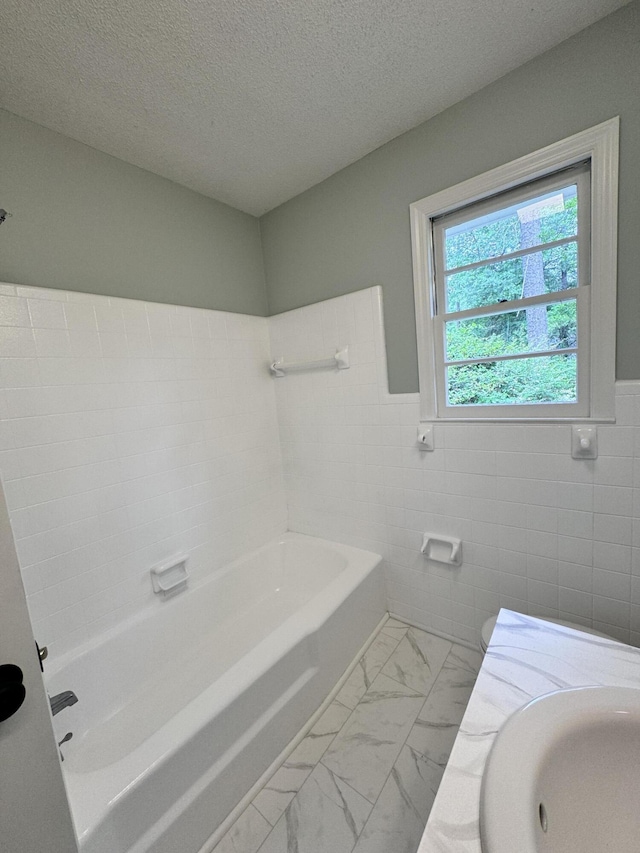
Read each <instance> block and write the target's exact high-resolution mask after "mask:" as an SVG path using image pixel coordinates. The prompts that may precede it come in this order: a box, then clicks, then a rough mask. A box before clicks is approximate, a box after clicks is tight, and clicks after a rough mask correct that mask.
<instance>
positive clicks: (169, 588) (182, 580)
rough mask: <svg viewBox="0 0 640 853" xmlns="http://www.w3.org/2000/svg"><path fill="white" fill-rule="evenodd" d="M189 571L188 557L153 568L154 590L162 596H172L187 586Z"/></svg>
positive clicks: (152, 580)
mask: <svg viewBox="0 0 640 853" xmlns="http://www.w3.org/2000/svg"><path fill="white" fill-rule="evenodd" d="M188 581H189V573H188V572H187V557H181V558H180V559H178V560H173V561H172V562H171V563H165V564H164V565H162V566H156V567H155V569H151V583H152V584H153V591H154V592H156V593H157V594H158V595H159V596H160V597H161V598H171V596H173V595H177V593H179V592H182V590H183V589H186V588H187V583H188Z"/></svg>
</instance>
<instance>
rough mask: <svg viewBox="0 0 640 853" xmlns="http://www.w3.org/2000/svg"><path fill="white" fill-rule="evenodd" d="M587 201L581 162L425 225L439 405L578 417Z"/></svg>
mask: <svg viewBox="0 0 640 853" xmlns="http://www.w3.org/2000/svg"><path fill="white" fill-rule="evenodd" d="M589 201H590V199H589V166H588V164H581V165H580V166H577V167H573V168H571V169H569V170H563V171H561V172H558V173H556V174H553V175H551V176H549V177H545V178H544V179H542V180H541V181H536V182H531V183H527V184H525V185H523V186H520V187H518V188H516V189H515V190H511V191H509V192H506V193H502V194H499V195H497V196H494V197H491V198H489V199H487V200H484V201H482V202H480V203H477V204H475V205H469V206H465V207H463V208H461V209H457V210H455V211H453V212H451V213H449V214H447V215H445V216H442V217H439V218H437V219H435V220H434V221H433V223H432V229H433V232H432V233H433V244H434V260H435V264H434V267H435V317H434V321H435V332H436V348H437V349H436V365H437V367H436V370H437V375H436V385H437V396H438V401H439V407H440V409H441V411H443V412H446V411H448V410H449V411H454V410H455V412H456V413H459V414H460V415H461V416H463V417H464V416H469V415H468V413H469V414H470V415H471V416H477V414H478V413H479V412H483V413H484V412H491V413H494V412H496V411H498V412H502V411H503V410H504V409H505V407H507V409H509V410H512V411H513V412H514V413H515V416H516V417H517V416H522V415H523V414H524V413H526V414H530V407H532V406H535V405H537V404H544V405H545V406H546V407H547V409H548V410H549V412H550V416H552V417H553V411H552V410H554V409H556V407H557V408H558V409H560V408H561V409H563V414H565V413H566V412H567V409H569V410H570V411H571V412H572V413H574V414H576V415H587V414H588V399H587V397H588V383H587V382H586V381H582V382H581V381H580V378H581V377H580V374H583V379H585V380H586V378H587V377H588V370H589V351H588V349H589V334H588V311H585V310H582V311H579V310H578V302H579V301H585V302H586V301H587V300H588V294H587V290H588V286H589V251H588V249H589V230H590V229H589V209H590V204H589ZM568 297H570V298H568ZM440 306H443V309H442V310H441V309H440ZM584 307H586V306H583V308H584ZM579 317H583V318H585V319H586V324H585V325H584V327H583V328H580V330H579V327H580V326H582V325H583V324H581V323H580V322H579ZM555 350H562V354H558V355H554V354H553V353H554V351H555Z"/></svg>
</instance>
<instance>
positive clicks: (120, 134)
mask: <svg viewBox="0 0 640 853" xmlns="http://www.w3.org/2000/svg"><path fill="white" fill-rule="evenodd" d="M625 2H626V0H2V2H1V3H0V104H1V105H2V106H4V107H5V108H6V109H8V110H10V111H12V112H14V113H17V114H18V115H21V116H24V117H25V118H28V119H32V120H33V121H36V122H39V123H40V124H43V125H45V126H46V127H49V128H52V129H53V130H57V131H60V132H61V133H64V134H67V135H68V136H71V137H73V138H74V139H78V140H80V141H82V142H85V143H87V144H88V145H91V146H93V147H94V148H98V149H100V150H102V151H106V152H107V153H109V154H113V155H115V156H116V157H120V158H122V159H123V160H127V161H129V162H130V163H135V164H137V165H138V166H142V167H144V168H145V169H149V170H150V171H152V172H156V173H158V174H160V175H164V176H165V177H167V178H171V179H172V180H174V181H178V182H179V183H181V184H184V185H186V186H188V187H191V188H193V189H195V190H198V191H199V192H201V193H204V194H206V195H209V196H213V197H214V198H217V199H220V200H221V201H225V202H227V203H229V204H231V205H234V206H235V207H239V208H241V209H242V210H246V211H248V212H250V213H254V214H261V213H264V212H265V211H267V210H269V209H271V208H273V207H275V206H276V205H278V204H280V203H281V202H283V201H285V200H286V199H288V198H291V197H292V196H294V195H296V194H297V193H299V192H301V191H303V190H305V189H307V188H308V187H310V186H312V185H313V184H315V183H318V182H319V181H321V180H322V179H324V178H326V177H327V176H328V175H331V174H333V173H334V172H336V171H337V170H338V169H341V168H342V167H343V166H346V165H347V164H349V163H351V162H353V161H354V160H357V159H358V158H359V157H362V156H363V155H364V154H366V153H368V152H369V151H372V150H373V149H374V148H377V147H378V146H379V145H381V144H383V143H384V142H387V141H388V140H389V139H392V138H393V137H394V136H397V135H398V134H400V133H402V132H403V131H405V130H408V129H409V128H411V127H414V126H415V125H417V124H419V123H420V122H422V121H424V120H425V119H427V118H429V117H430V116H432V115H434V114H435V113H437V112H440V111H441V110H442V109H445V108H446V107H448V106H450V105H451V104H453V103H455V102H456V101H459V100H461V99H462V98H464V97H466V96H467V95H469V94H471V93H472V92H474V91H477V90H478V89H480V88H482V86H484V85H486V84H487V83H489V82H491V81H493V80H495V79H497V78H498V77H500V76H502V75H503V74H505V73H507V72H508V71H510V70H511V69H513V68H515V67H517V66H518V65H521V64H522V63H524V62H526V61H527V60H528V59H531V58H532V57H534V56H536V55H537V54H539V53H542V52H543V51H545V50H547V49H548V48H550V47H552V46H553V45H555V44H557V43H559V42H560V41H562V40H563V39H565V38H567V37H568V36H570V35H572V34H573V33H576V32H577V31H578V30H580V29H583V28H584V27H586V26H588V25H589V24H591V23H592V22H594V21H596V20H598V19H599V18H601V17H603V16H604V15H606V14H608V13H609V12H612V11H613V10H615V9H617V8H619V7H620V6H623V5H625Z"/></svg>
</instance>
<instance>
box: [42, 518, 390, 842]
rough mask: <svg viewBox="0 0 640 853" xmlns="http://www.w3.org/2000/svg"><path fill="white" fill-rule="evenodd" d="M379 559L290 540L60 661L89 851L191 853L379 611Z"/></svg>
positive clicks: (69, 768) (64, 714)
mask: <svg viewBox="0 0 640 853" xmlns="http://www.w3.org/2000/svg"><path fill="white" fill-rule="evenodd" d="M380 562H381V561H380V557H379V556H378V555H377V554H372V553H370V552H368V551H361V550H359V549H356V548H349V547H347V546H344V545H338V544H334V543H332V542H325V541H323V540H321V539H313V538H311V537H308V536H301V535H299V534H294V533H287V534H285V535H284V536H282V537H281V538H280V539H279V540H278V541H274V542H272V543H270V544H268V545H266V546H264V547H263V548H260V549H259V550H257V551H255V552H253V553H252V554H249V555H248V556H247V557H244V558H242V559H241V560H238V561H236V562H235V563H232V564H231V565H230V566H228V567H227V568H226V569H225V570H224V571H223V572H222V573H218V574H217V575H216V576H215V577H214V578H213V579H212V580H210V581H208V582H207V583H206V584H203V585H200V586H198V587H195V588H193V589H190V590H188V591H187V592H185V593H182V594H181V595H179V596H178V597H176V598H174V599H171V600H169V601H166V602H163V603H162V605H161V606H160V604H159V605H158V607H157V608H155V609H154V611H153V612H152V613H147V614H145V615H144V616H142V617H140V618H138V619H136V620H135V621H131V622H129V623H127V624H125V625H124V626H123V627H121V628H120V629H119V630H118V631H114V632H112V633H110V634H107V635H104V636H103V637H102V638H100V640H99V641H96V642H94V643H92V644H91V645H90V646H88V647H86V648H83V649H81V650H79V651H77V652H76V653H75V654H73V655H70V656H67V657H65V658H61V659H60V660H59V661H58V662H55V663H54V665H53V667H52V668H51V671H50V673H48V674H47V687H48V689H49V692H50V693H51V694H52V695H53V694H54V693H57V692H59V691H62V690H73V691H74V692H75V693H76V694H77V696H78V700H79V701H78V703H77V704H76V705H74V706H73V707H70V708H66V709H64V710H63V711H61V712H60V713H59V714H58V715H56V717H55V718H54V727H55V730H56V734H57V735H58V739H59V740H60V739H61V738H62V737H63V735H64V734H65V733H66V732H68V731H72V732H73V739H72V740H71V741H70V742H68V743H66V744H64V745H63V747H62V750H63V752H64V755H65V762H64V764H63V767H64V769H65V778H66V783H67V790H68V793H69V799H70V802H71V808H72V811H73V815H74V820H75V823H76V830H77V833H78V837H79V839H80V845H81V850H82V853H142V851H145V853H147V851H149V853H176V851H180V853H197V851H198V850H199V849H200V847H201V846H202V845H203V844H204V843H205V842H206V840H207V838H208V837H209V836H210V835H211V834H212V833H213V832H214V830H215V829H216V827H217V826H218V825H219V824H220V823H221V822H222V821H223V820H224V818H225V817H226V816H227V814H228V813H229V812H230V811H231V810H232V809H233V807H234V806H235V805H236V803H237V802H238V801H239V800H240V799H241V797H242V796H243V795H244V794H245V793H246V792H247V791H248V789H249V788H250V787H251V785H252V784H253V783H254V782H255V781H256V780H257V779H258V778H259V777H260V776H261V775H262V773H263V772H264V771H265V770H266V769H267V768H268V767H269V765H270V764H271V763H272V762H273V761H274V759H275V758H276V757H277V756H278V755H279V753H280V752H281V751H282V749H283V748H284V747H285V746H286V745H287V743H288V742H289V741H290V740H291V738H293V737H294V735H295V734H296V733H297V731H298V730H299V729H300V728H301V726H302V725H303V724H304V723H305V721H306V720H307V719H308V718H309V717H310V716H311V714H312V713H313V712H314V710H315V709H316V708H317V707H318V706H319V705H320V704H321V702H322V701H323V699H324V698H325V696H326V695H327V694H328V693H329V691H330V690H331V688H332V687H333V685H334V684H335V682H336V681H337V680H338V678H339V677H340V675H341V674H342V673H343V671H344V670H345V668H346V667H347V666H348V664H349V663H350V661H351V660H352V658H353V657H354V655H355V654H356V652H357V651H358V649H359V648H360V646H361V645H362V643H363V642H364V641H365V640H366V638H367V637H368V635H369V634H370V633H371V631H372V630H373V629H374V628H375V626H376V625H377V623H378V622H379V620H380V618H381V617H382V616H383V614H384V607H385V606H384V596H383V583H382V575H381V568H380Z"/></svg>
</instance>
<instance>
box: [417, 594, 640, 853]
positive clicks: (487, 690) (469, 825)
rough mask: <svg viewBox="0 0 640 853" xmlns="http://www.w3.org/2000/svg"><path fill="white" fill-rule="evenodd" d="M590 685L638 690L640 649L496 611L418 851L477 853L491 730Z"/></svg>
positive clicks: (510, 613)
mask: <svg viewBox="0 0 640 853" xmlns="http://www.w3.org/2000/svg"><path fill="white" fill-rule="evenodd" d="M593 684H598V685H607V686H621V687H640V649H637V648H634V647H632V646H627V645H624V644H623V643H618V642H616V641H615V640H605V639H602V638H600V637H595V636H592V635H589V634H583V633H582V632H578V631H573V630H571V629H570V628H563V627H562V626H560V625H554V624H552V623H550V622H543V621H541V620H540V619H534V618H533V617H531V616H523V615H522V614H520V613H514V612H512V611H511V610H501V611H500V616H499V618H498V624H497V626H496V629H495V631H494V632H493V636H492V638H491V643H490V645H489V649H488V651H487V654H486V656H485V659H484V661H483V664H482V668H481V670H480V674H479V675H478V680H477V681H476V685H475V688H474V690H473V694H472V696H471V699H470V700H469V705H468V706H467V710H466V712H465V715H464V718H463V720H462V724H461V726H460V731H459V732H458V737H457V739H456V742H455V744H454V747H453V750H452V752H451V757H450V758H449V762H448V764H447V769H446V770H445V773H444V776H443V778H442V782H441V784H440V788H439V789H438V794H437V796H436V799H435V802H434V804H433V808H432V810H431V814H430V816H429V821H428V823H427V826H426V829H425V832H424V835H423V837H422V841H421V842H420V847H419V848H418V853H481V847H480V832H479V812H480V784H481V781H482V773H483V770H484V765H485V762H486V760H487V756H488V755H489V750H490V749H491V745H492V743H493V740H494V738H495V736H496V734H497V732H498V730H499V729H500V727H501V726H502V724H503V723H504V722H505V720H506V719H507V717H509V716H510V715H511V714H513V712H514V711H517V710H518V708H520V707H522V706H523V705H526V704H527V702H529V701H530V700H531V699H535V698H536V697H537V696H542V695H543V694H545V693H550V692H551V691H553V690H560V689H562V688H565V687H583V686H587V685H593Z"/></svg>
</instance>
